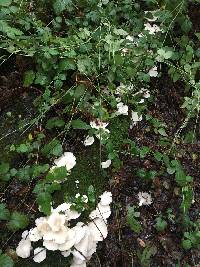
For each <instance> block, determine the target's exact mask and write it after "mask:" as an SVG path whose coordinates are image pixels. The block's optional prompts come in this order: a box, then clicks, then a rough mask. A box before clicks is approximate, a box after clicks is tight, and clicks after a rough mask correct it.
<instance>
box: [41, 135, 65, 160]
mask: <svg viewBox="0 0 200 267" xmlns="http://www.w3.org/2000/svg"><path fill="white" fill-rule="evenodd" d="M41 152H42V153H43V154H44V155H46V156H48V157H50V156H51V155H54V156H61V155H62V153H63V148H62V145H61V144H60V142H59V140H57V139H54V140H52V141H51V142H49V143H48V144H46V145H45V146H44V147H43V148H42V149H41Z"/></svg>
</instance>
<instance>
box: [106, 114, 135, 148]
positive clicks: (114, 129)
mask: <svg viewBox="0 0 200 267" xmlns="http://www.w3.org/2000/svg"><path fill="white" fill-rule="evenodd" d="M129 127H130V119H129V118H128V117H127V116H119V117H116V118H114V119H112V121H111V124H110V126H109V130H110V132H111V135H110V141H111V142H112V143H113V147H114V149H116V150H120V148H121V145H122V144H123V142H124V140H126V139H127V138H128V130H129Z"/></svg>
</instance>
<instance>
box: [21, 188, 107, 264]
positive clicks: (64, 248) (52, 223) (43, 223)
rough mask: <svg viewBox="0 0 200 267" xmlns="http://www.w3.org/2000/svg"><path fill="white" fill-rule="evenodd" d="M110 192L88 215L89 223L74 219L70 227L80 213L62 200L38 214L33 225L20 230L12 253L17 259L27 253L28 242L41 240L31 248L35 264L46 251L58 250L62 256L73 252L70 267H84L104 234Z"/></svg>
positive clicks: (28, 253)
mask: <svg viewBox="0 0 200 267" xmlns="http://www.w3.org/2000/svg"><path fill="white" fill-rule="evenodd" d="M111 202H112V194H111V192H104V193H103V194H102V195H101V196H100V202H99V203H98V204H97V207H96V209H95V210H93V211H92V212H91V213H90V215H89V218H90V222H89V223H88V224H84V223H83V222H80V221H79V222H77V224H76V225H75V226H73V227H71V226H70V222H71V220H75V219H77V218H79V216H80V215H81V214H80V213H78V212H77V211H75V210H72V209H71V207H72V203H63V204H61V205H59V206H58V207H57V208H55V209H52V211H51V214H50V216H47V217H40V218H38V219H36V221H35V227H34V228H32V229H31V230H29V231H25V232H23V233H22V240H21V241H20V242H19V244H18V246H17V248H16V253H17V255H18V256H19V257H21V258H28V257H30V255H31V250H32V249H33V247H32V242H37V241H39V240H41V241H42V242H43V247H37V248H35V249H34V251H33V254H34V257H33V260H34V261H35V262H37V263H40V262H42V261H43V260H44V259H45V258H46V253H47V250H52V251H55V250H58V251H60V252H61V254H62V255H63V256H64V257H68V256H70V255H73V260H72V263H71V267H85V266H86V262H87V261H88V260H89V259H90V258H91V256H92V254H93V253H94V252H96V248H97V244H98V242H99V241H103V240H104V239H105V238H106V237H107V234H108V230H107V219H108V218H109V216H110V215H111V209H110V204H111Z"/></svg>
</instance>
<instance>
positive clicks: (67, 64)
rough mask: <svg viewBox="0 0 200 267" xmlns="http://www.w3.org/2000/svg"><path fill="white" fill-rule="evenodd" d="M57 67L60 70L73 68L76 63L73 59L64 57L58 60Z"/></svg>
mask: <svg viewBox="0 0 200 267" xmlns="http://www.w3.org/2000/svg"><path fill="white" fill-rule="evenodd" d="M59 69H60V70H61V71H62V70H75V69H76V64H75V63H74V59H70V58H64V59H61V60H60V62H59Z"/></svg>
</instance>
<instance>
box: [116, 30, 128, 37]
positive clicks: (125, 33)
mask: <svg viewBox="0 0 200 267" xmlns="http://www.w3.org/2000/svg"><path fill="white" fill-rule="evenodd" d="M113 32H114V33H115V34H116V35H122V36H126V35H128V33H127V32H126V31H124V30H123V29H116V28H115V29H114V31H113Z"/></svg>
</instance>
